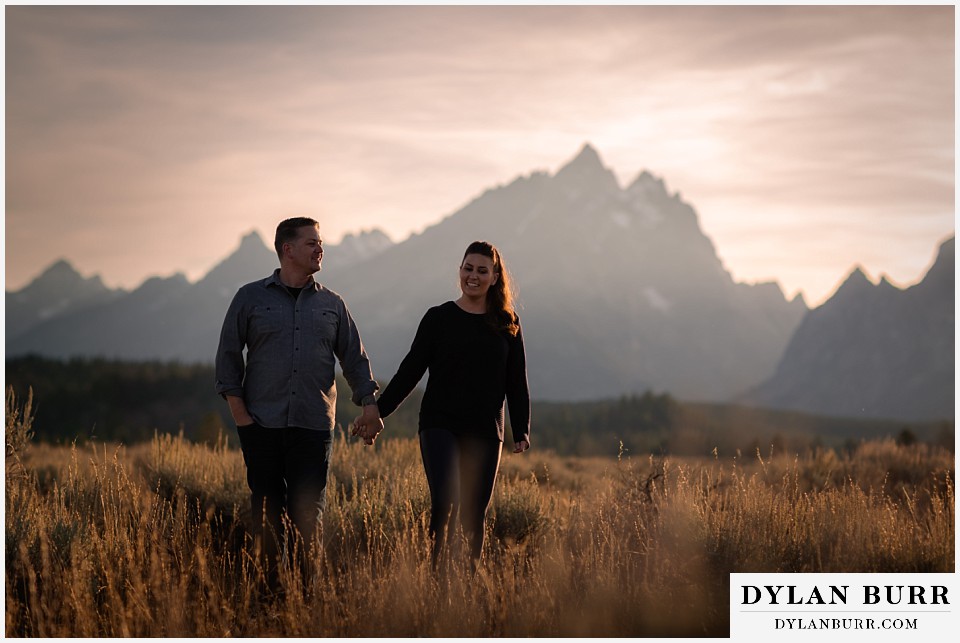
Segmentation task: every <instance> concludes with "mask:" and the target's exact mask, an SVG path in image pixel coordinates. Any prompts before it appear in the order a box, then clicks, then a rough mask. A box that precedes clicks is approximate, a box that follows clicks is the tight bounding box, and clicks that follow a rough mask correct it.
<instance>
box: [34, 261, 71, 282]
mask: <svg viewBox="0 0 960 643" xmlns="http://www.w3.org/2000/svg"><path fill="white" fill-rule="evenodd" d="M50 277H53V278H57V279H62V278H63V277H80V273H79V272H77V269H76V268H74V267H73V266H72V265H70V262H69V261H67V260H66V259H58V260H57V261H55V262H54V263H52V264H50V267H49V268H47V269H46V270H44V271H43V272H42V273H41V274H40V276H39V277H38V279H45V278H50Z"/></svg>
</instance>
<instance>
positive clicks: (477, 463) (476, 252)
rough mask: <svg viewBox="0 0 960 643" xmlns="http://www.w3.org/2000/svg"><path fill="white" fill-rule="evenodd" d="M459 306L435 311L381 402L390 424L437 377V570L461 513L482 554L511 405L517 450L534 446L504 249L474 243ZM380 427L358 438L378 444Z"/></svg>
mask: <svg viewBox="0 0 960 643" xmlns="http://www.w3.org/2000/svg"><path fill="white" fill-rule="evenodd" d="M460 291H461V295H460V298H459V299H457V300H456V301H448V302H446V303H444V304H441V305H439V306H435V307H433V308H431V309H429V310H428V311H427V312H426V314H425V315H424V316H423V319H422V320H421V322H420V327H419V328H418V329H417V334H416V336H415V337H414V339H413V345H412V346H411V347H410V352H409V353H407V356H406V357H404V358H403V361H402V362H401V363H400V367H399V369H398V370H397V374H396V375H395V376H394V377H393V379H392V380H391V381H390V384H389V385H388V386H387V388H386V390H384V392H383V395H381V396H380V399H379V400H378V401H377V405H378V406H379V408H380V417H381V418H386V417H387V416H389V415H390V414H391V413H393V411H395V410H396V408H397V407H398V406H399V405H400V404H401V403H402V402H403V400H405V399H406V398H407V396H408V395H409V394H410V392H411V391H413V389H414V387H415V386H416V385H417V383H418V382H419V381H420V378H422V377H423V374H424V373H425V372H426V371H427V370H429V371H430V375H429V377H428V379H427V390H426V392H425V393H424V395H423V402H422V403H421V405H420V431H419V436H420V454H421V456H422V458H423V466H424V469H425V470H426V474H427V483H428V484H429V486H430V499H431V517H430V537H431V539H432V540H433V542H434V547H433V563H434V565H436V564H437V561H438V559H439V556H440V552H441V550H442V549H443V542H444V540H445V539H446V540H447V541H452V540H453V532H454V529H452V528H451V529H448V528H447V527H448V522H449V521H450V519H451V517H453V516H456V515H458V514H459V518H460V524H461V526H462V527H463V532H464V535H465V536H466V537H467V540H468V542H469V544H470V550H471V554H472V556H473V561H474V563H475V564H476V563H478V562H479V560H480V554H481V551H482V550H483V535H484V534H483V532H484V529H483V519H484V514H485V513H486V509H487V505H488V504H489V503H490V498H491V497H492V496H493V486H494V482H495V480H496V477H497V468H498V467H499V465H500V450H501V446H502V443H503V437H504V430H503V425H504V413H503V409H504V399H506V402H507V405H508V406H509V409H510V420H511V426H512V430H513V452H514V453H522V452H524V451H526V450H527V449H529V448H530V392H529V388H528V386H527V369H526V357H525V354H524V348H523V334H522V333H521V330H520V318H519V317H518V316H517V314H516V312H515V311H514V309H513V303H512V296H511V292H510V277H509V275H508V274H507V270H506V268H505V267H504V265H503V261H502V259H501V258H500V253H499V251H497V249H496V248H495V247H494V246H493V245H491V244H489V243H487V242H485V241H475V242H473V243H471V244H470V245H469V246H468V247H467V250H466V252H465V253H464V255H463V261H462V262H461V264H460ZM377 433H378V427H374V426H369V427H367V426H363V425H362V424H360V422H359V418H358V419H357V421H356V422H355V424H354V430H353V434H354V435H360V436H361V437H363V438H364V440H365V441H366V442H367V443H368V444H369V443H372V440H373V439H375V438H376V436H377Z"/></svg>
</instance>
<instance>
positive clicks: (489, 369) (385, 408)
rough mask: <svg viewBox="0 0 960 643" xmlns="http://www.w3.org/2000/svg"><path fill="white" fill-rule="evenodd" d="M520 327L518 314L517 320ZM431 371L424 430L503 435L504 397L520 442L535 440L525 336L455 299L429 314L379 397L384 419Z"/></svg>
mask: <svg viewBox="0 0 960 643" xmlns="http://www.w3.org/2000/svg"><path fill="white" fill-rule="evenodd" d="M517 323H518V325H519V319H518V320H517ZM427 370H429V371H430V375H429V376H428V378H427V390H426V392H425V393H424V395H423V402H422V403H421V405H420V430H421V431H423V430H424V429H434V428H443V429H448V430H450V431H453V432H455V433H468V434H470V435H474V436H478V437H490V438H497V439H499V440H500V441H503V424H504V416H503V408H504V404H503V402H504V399H506V401H507V405H508V406H509V408H510V425H511V428H512V431H513V441H514V442H519V441H521V440H527V441H528V442H529V440H530V390H529V387H528V386H527V365H526V356H525V354H524V349H523V334H522V331H520V330H518V331H517V334H516V336H511V335H510V334H509V333H507V332H506V331H496V330H494V329H493V328H491V327H490V326H489V325H488V324H487V322H486V320H485V318H484V315H482V314H475V313H469V312H467V311H465V310H463V309H462V308H460V306H458V305H457V304H456V303H454V302H452V301H448V302H446V303H444V304H441V305H439V306H434V307H433V308H431V309H430V310H428V311H427V312H426V314H425V315H424V316H423V319H422V320H421V321H420V327H419V328H417V334H416V336H415V337H414V338H413V345H412V346H411V347H410V352H408V353H407V356H406V357H404V358H403V361H402V362H401V363H400V368H398V369H397V374H396V375H394V377H393V379H392V380H390V384H388V385H387V388H386V390H384V391H383V395H381V396H380V399H379V400H378V401H377V405H378V407H379V409H380V417H382V418H385V417H387V416H388V415H390V414H391V413H393V412H394V411H395V410H396V409H397V407H398V406H400V403H401V402H403V400H405V399H406V398H407V396H408V395H410V392H411V391H413V389H414V387H415V386H416V385H417V383H418V382H419V381H420V379H421V378H422V377H423V374H424V373H425V372H426V371H427Z"/></svg>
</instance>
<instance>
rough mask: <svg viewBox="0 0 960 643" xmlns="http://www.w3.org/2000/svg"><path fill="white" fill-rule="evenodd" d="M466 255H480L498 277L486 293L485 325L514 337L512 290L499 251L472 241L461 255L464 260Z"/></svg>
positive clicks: (515, 332) (514, 317) (515, 316)
mask: <svg viewBox="0 0 960 643" xmlns="http://www.w3.org/2000/svg"><path fill="white" fill-rule="evenodd" d="M467 255H482V256H484V257H487V258H489V259H490V260H491V261H492V262H493V270H494V272H496V273H497V274H498V275H500V277H499V279H497V283H495V284H493V285H492V286H490V289H489V290H488V291H487V312H486V313H485V317H486V320H487V323H488V324H490V325H491V326H492V327H493V328H495V329H496V330H502V331H506V332H507V333H508V334H510V335H511V336H516V334H517V332H518V331H519V330H520V326H519V324H518V323H517V313H516V311H515V310H514V308H513V289H512V288H511V284H510V282H511V279H510V274H509V273H508V272H507V267H506V266H505V265H503V259H502V258H501V257H500V251H499V250H497V249H496V247H495V246H494V245H493V244H492V243H488V242H486V241H474V242H473V243H471V244H470V245H469V246H467V251H466V252H464V253H463V259H464V260H465V259H466V258H467ZM460 265H461V266H462V265H463V260H461V261H460Z"/></svg>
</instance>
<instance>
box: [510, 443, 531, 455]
mask: <svg viewBox="0 0 960 643" xmlns="http://www.w3.org/2000/svg"><path fill="white" fill-rule="evenodd" d="M529 448H530V443H529V442H527V441H526V440H520V441H519V442H514V443H513V452H514V453H523V452H524V451H526V450H527V449H529Z"/></svg>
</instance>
